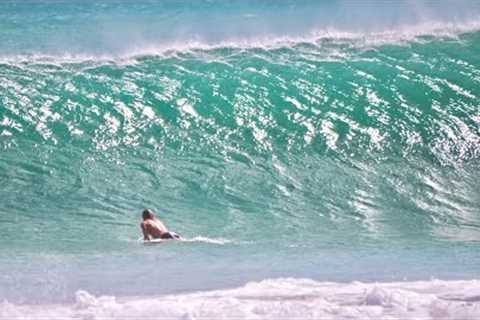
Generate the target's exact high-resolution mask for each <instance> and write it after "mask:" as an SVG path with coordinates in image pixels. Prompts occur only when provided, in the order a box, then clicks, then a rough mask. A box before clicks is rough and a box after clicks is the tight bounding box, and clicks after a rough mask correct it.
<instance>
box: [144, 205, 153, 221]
mask: <svg viewBox="0 0 480 320" xmlns="http://www.w3.org/2000/svg"><path fill="white" fill-rule="evenodd" d="M152 216H153V212H152V210H150V209H146V208H145V209H143V212H142V218H143V220H146V219H149V218H151V217H152Z"/></svg>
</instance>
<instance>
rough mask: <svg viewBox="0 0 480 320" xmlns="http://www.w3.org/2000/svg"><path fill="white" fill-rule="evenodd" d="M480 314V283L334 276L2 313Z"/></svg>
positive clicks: (8, 308) (2, 312)
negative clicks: (352, 279) (357, 279)
mask: <svg viewBox="0 0 480 320" xmlns="http://www.w3.org/2000/svg"><path fill="white" fill-rule="evenodd" d="M47 318H48V319H77V320H78V319H89V320H90V319H91V320H95V319H392V320H393V319H425V320H426V319H472V320H473V319H479V318H480V282H479V281H478V280H469V281H440V280H430V281H419V282H395V283H361V282H353V283H332V282H316V281H313V280H308V279H275V280H264V281H261V282H253V283H248V284H246V285H245V286H243V287H240V288H237V289H229V290H217V291H208V292H197V293H190V294H179V295H169V296H159V297H148V298H147V297H136V298H115V297H107V296H102V297H96V296H94V295H91V294H89V293H88V292H86V291H82V290H80V291H78V292H77V293H76V296H75V303H73V304H70V305H43V306H38V305H35V306H33V305H32V306H29V305H21V306H18V305H13V304H10V303H8V302H3V303H2V304H0V319H2V320H7V319H8V320H10V319H47Z"/></svg>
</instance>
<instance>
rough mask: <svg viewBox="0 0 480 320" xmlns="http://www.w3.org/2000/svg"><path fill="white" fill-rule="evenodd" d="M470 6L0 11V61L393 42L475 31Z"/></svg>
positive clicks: (77, 4)
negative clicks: (323, 41)
mask: <svg viewBox="0 0 480 320" xmlns="http://www.w3.org/2000/svg"><path fill="white" fill-rule="evenodd" d="M479 17H480V3H478V2H476V1H466V0H465V1H450V0H448V1H447V0H445V1H373V0H369V1H332V2H327V1H219V0H214V1H195V2H191V1H138V2H137V1H100V2H98V1H95V2H94V1H28V2H22V3H17V2H14V1H6V2H2V3H0V41H1V43H2V46H1V47H0V56H5V55H7V56H11V55H18V54H20V55H28V54H40V55H42V54H43V55H96V56H98V55H107V56H115V55H122V56H124V55H131V54H132V53H133V54H136V53H139V54H144V53H147V54H148V53H155V52H158V51H164V50H168V49H183V48H192V47H193V48H196V47H205V46H209V47H211V46H247V47H252V46H254V47H255V46H262V45H269V44H275V43H278V42H282V41H297V42H298V41H300V42H301V41H310V40H315V39H318V38H330V37H331V38H339V37H340V38H342V37H346V38H351V37H354V38H361V37H364V36H366V37H368V38H369V39H370V40H372V38H373V39H375V38H381V39H380V40H382V39H383V40H388V39H390V40H395V39H401V38H408V37H410V38H411V37H412V36H419V35H424V34H425V35H429V34H434V35H435V34H438V33H439V34H451V33H455V32H466V31H471V30H478V28H479V23H478V21H479Z"/></svg>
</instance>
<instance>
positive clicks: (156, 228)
mask: <svg viewBox="0 0 480 320" xmlns="http://www.w3.org/2000/svg"><path fill="white" fill-rule="evenodd" d="M142 218H143V221H142V223H141V224H140V227H141V228H142V232H143V240H145V241H149V240H152V239H180V236H179V235H178V234H176V233H175V232H170V231H168V229H167V228H166V227H165V225H164V224H163V222H162V221H160V220H159V219H158V218H157V217H155V215H154V214H153V212H152V210H150V209H144V210H143V212H142Z"/></svg>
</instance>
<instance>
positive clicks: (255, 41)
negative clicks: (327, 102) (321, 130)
mask: <svg viewBox="0 0 480 320" xmlns="http://www.w3.org/2000/svg"><path fill="white" fill-rule="evenodd" d="M479 30H480V17H475V18H473V19H468V20H464V21H462V22H440V21H425V22H421V23H417V24H411V25H405V26H397V27H394V28H391V29H384V30H382V31H357V30H356V31H350V30H342V29H335V28H321V29H317V30H311V31H309V32H306V33H305V34H304V35H300V36H299V35H296V36H291V35H272V34H264V35H259V36H258V37H254V38H252V37H248V38H231V39H225V40H221V41H218V42H202V41H199V40H196V39H193V40H192V39H181V40H178V41H173V42H168V43H159V44H155V43H148V44H145V45H143V46H138V45H137V46H135V47H133V48H131V49H129V50H123V51H121V52H117V53H113V54H112V53H103V54H89V53H62V54H45V53H42V52H40V53H30V54H18V55H15V54H9V55H2V56H0V63H25V62H38V63H48V64H56V63H78V62H88V63H90V64H92V65H96V64H99V63H107V64H135V63H136V62H137V60H136V59H137V58H139V57H145V56H172V55H173V56H176V55H177V53H181V52H192V51H203V52H205V51H208V50H215V49H224V48H230V49H240V50H243V49H266V50H269V49H277V48H285V47H294V46H297V45H300V44H310V45H314V46H322V40H328V43H330V45H331V44H332V43H331V41H332V40H333V43H336V42H338V43H339V44H346V43H348V44H350V45H352V46H354V47H358V48H365V47H371V46H378V45H383V44H403V43H406V42H407V43H408V42H411V41H420V42H423V41H426V40H425V39H424V38H423V37H425V36H431V37H434V38H457V37H458V36H459V35H462V34H465V33H470V32H477V31H479ZM322 50H325V48H322ZM332 50H333V51H337V54H340V55H341V53H340V52H338V49H335V48H333V49H332ZM204 57H208V55H207V56H204ZM213 58H215V59H218V57H213Z"/></svg>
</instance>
